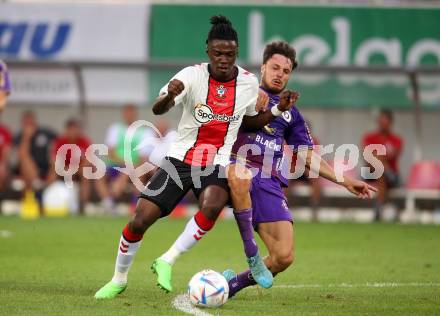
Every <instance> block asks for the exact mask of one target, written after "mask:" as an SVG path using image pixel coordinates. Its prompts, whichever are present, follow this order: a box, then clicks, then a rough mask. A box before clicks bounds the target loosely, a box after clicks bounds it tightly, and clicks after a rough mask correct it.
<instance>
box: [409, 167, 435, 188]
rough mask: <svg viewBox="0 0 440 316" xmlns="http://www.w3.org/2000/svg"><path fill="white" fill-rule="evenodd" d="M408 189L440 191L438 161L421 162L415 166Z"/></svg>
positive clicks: (412, 169)
mask: <svg viewBox="0 0 440 316" xmlns="http://www.w3.org/2000/svg"><path fill="white" fill-rule="evenodd" d="M406 188H407V189H413V190H414V189H431V190H440V164H439V163H438V162H437V161H419V162H417V163H415V164H413V165H412V166H411V171H410V173H409V177H408V181H407V182H406Z"/></svg>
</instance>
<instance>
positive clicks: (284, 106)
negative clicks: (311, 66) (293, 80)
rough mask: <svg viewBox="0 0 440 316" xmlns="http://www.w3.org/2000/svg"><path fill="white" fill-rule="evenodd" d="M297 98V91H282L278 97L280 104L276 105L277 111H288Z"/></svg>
mask: <svg viewBox="0 0 440 316" xmlns="http://www.w3.org/2000/svg"><path fill="white" fill-rule="evenodd" d="M298 98H299V92H298V91H291V90H284V91H283V92H281V95H280V104H278V110H280V111H282V112H284V111H288V110H290V109H291V108H292V106H293V104H294V103H295V102H296V101H297V100H298Z"/></svg>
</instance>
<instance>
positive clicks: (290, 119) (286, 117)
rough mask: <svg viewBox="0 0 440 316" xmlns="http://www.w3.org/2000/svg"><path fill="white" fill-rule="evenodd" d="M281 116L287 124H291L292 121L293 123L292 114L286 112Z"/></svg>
mask: <svg viewBox="0 0 440 316" xmlns="http://www.w3.org/2000/svg"><path fill="white" fill-rule="evenodd" d="M281 115H282V117H283V119H284V120H285V121H286V122H287V123H290V121H292V114H291V113H290V111H284V112H283V113H282V114H281Z"/></svg>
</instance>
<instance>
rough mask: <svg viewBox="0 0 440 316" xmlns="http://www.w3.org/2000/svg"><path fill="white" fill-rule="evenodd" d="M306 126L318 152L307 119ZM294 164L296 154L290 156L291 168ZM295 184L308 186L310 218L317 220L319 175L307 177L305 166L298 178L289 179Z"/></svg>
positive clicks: (291, 183) (319, 189)
mask: <svg viewBox="0 0 440 316" xmlns="http://www.w3.org/2000/svg"><path fill="white" fill-rule="evenodd" d="M307 127H308V129H309V133H310V136H311V138H312V140H313V144H314V151H316V152H318V153H319V147H318V146H319V140H318V138H317V137H316V136H315V135H314V134H313V133H312V126H311V124H310V121H308V120H307ZM295 166H296V154H294V156H293V157H292V167H291V169H292V170H295ZM296 184H303V185H308V186H310V190H311V192H310V200H309V203H310V207H311V209H312V220H314V221H316V220H318V209H319V204H320V202H321V182H320V179H319V177H316V178H310V177H309V170H307V168H306V169H305V170H304V174H303V175H302V176H301V177H299V178H298V179H293V180H290V182H289V185H291V186H292V185H296Z"/></svg>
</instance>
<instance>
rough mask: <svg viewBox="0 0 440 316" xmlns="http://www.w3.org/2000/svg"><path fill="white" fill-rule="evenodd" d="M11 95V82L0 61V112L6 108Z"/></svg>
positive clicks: (5, 67)
mask: <svg viewBox="0 0 440 316" xmlns="http://www.w3.org/2000/svg"><path fill="white" fill-rule="evenodd" d="M10 93H11V80H10V79H9V72H8V68H7V66H6V64H5V63H4V62H3V61H2V60H1V59H0V112H2V111H3V109H4V108H5V106H6V101H7V100H8V96H9V94H10Z"/></svg>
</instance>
